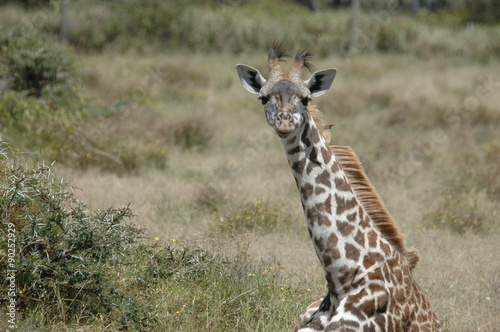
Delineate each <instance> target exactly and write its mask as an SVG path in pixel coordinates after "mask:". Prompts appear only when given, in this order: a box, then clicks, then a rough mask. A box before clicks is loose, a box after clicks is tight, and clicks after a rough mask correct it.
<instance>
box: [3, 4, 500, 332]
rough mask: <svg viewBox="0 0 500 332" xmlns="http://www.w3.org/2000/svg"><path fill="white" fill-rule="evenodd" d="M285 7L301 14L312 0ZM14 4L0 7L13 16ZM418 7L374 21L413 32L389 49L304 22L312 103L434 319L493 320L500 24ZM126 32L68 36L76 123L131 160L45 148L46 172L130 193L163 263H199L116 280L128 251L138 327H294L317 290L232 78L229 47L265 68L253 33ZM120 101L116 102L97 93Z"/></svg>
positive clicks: (498, 244)
mask: <svg viewBox="0 0 500 332" xmlns="http://www.w3.org/2000/svg"><path fill="white" fill-rule="evenodd" d="M291 8H292V9H293V13H294V15H297V16H298V17H301V18H302V19H304V20H305V19H306V17H307V15H311V14H309V13H307V12H302V11H301V9H299V8H297V7H295V6H292V7H291ZM229 10H233V11H237V10H240V11H238V15H242V17H243V16H244V15H245V14H246V12H249V11H251V9H250V8H246V7H245V8H243V9H226V10H223V11H220V12H217V11H214V13H213V14H211V15H213V16H200V19H201V20H213V19H214V18H215V17H217V16H216V15H217V14H220V15H222V17H228V15H227V12H228V11H229ZM12 11H14V9H12V8H8V10H4V11H3V12H2V15H3V16H2V17H3V18H4V19H6V18H11V17H13V16H12ZM245 11H246V12H245ZM16 13H17V12H16ZM23 15H28V14H23ZM186 15H187V14H186ZM200 15H201V14H200ZM224 15H226V16H224ZM319 15H321V16H320V19H318V20H320V21H325V22H326V21H327V19H326V18H325V19H323V18H322V17H323V16H325V17H326V16H327V15H335V14H333V13H332V12H327V13H322V14H319ZM338 15H339V16H338V20H337V21H336V22H337V23H336V24H339V26H343V27H344V30H345V29H346V27H345V24H347V21H348V17H349V16H348V14H347V13H344V12H342V13H340V14H338ZM333 17H335V16H333ZM363 20H364V21H363V22H368V23H369V22H370V16H364V18H363ZM332 21H335V20H332ZM339 21H340V22H343V23H338V22H339ZM226 23H227V22H226ZM244 23H245V24H250V21H245V22H244ZM344 23H345V24H344ZM424 23H425V22H424ZM424 23H422V20H420V21H418V20H416V19H415V18H409V17H406V16H404V15H403V14H401V15H399V16H398V17H394V18H393V20H392V23H391V24H395V25H388V26H384V28H385V29H386V30H387V31H386V32H385V34H386V35H385V36H386V37H387V36H395V35H396V34H397V33H401V31H403V30H404V31H406V32H405V33H406V35H407V38H410V37H411V38H413V39H412V42H410V41H408V40H406V39H405V40H403V42H402V41H401V39H397V41H398V42H399V43H400V45H399V46H398V47H400V49H399V50H394V49H389V50H387V51H384V49H383V48H382V49H381V46H380V45H383V44H380V39H377V40H378V41H373V40H372V39H371V37H370V35H369V34H367V36H368V37H370V38H369V43H368V44H367V45H369V47H368V49H361V50H358V51H357V52H352V53H347V52H345V51H330V49H329V48H328V47H327V46H328V45H329V43H328V40H326V41H323V39H321V38H327V36H325V34H323V32H322V31H320V32H321V33H320V32H317V34H318V36H320V37H319V38H320V39H319V40H318V41H317V44H318V45H319V46H318V47H319V49H318V52H317V53H316V54H318V55H317V56H316V61H315V62H314V64H315V66H316V68H318V69H323V68H329V67H336V68H337V69H338V73H337V77H336V79H335V82H334V84H333V87H332V89H331V90H330V91H329V92H328V93H327V94H326V95H325V96H322V97H320V98H317V99H316V100H314V103H316V104H317V105H318V108H319V109H321V110H322V111H323V113H324V117H325V120H326V121H327V122H333V123H335V126H334V127H333V134H332V137H333V139H332V141H333V143H334V144H338V145H349V146H351V147H352V148H353V149H354V150H355V151H356V152H357V154H358V155H359V157H360V159H361V161H362V162H363V165H364V167H365V170H366V172H367V174H368V176H369V178H370V179H371V181H372V183H373V184H374V186H375V187H376V188H377V190H378V192H379V194H380V195H381V197H382V198H383V199H384V201H385V203H386V205H387V207H388V209H389V211H390V212H391V213H392V215H393V216H394V219H395V220H396V222H397V223H398V225H399V227H400V228H401V230H402V232H403V233H404V234H405V236H406V241H407V243H408V245H410V246H414V247H416V248H417V249H418V250H419V252H420V254H421V260H420V262H419V264H418V266H417V268H416V270H415V274H416V279H417V280H418V282H419V284H420V285H421V286H422V288H423V289H424V290H425V291H426V292H427V294H428V295H429V297H430V299H431V302H432V305H433V307H434V309H435V310H436V312H437V315H438V317H439V318H440V320H441V322H442V325H443V329H444V330H445V331H464V332H465V331H499V330H500V327H499V326H500V313H499V312H500V241H499V236H500V223H499V220H500V107H499V105H500V62H499V61H498V53H496V55H495V52H498V49H500V47H499V46H498V40H497V41H496V42H495V41H494V38H492V37H491V38H490V37H489V36H491V34H492V33H493V34H496V35H497V36H498V27H496V30H494V28H492V27H484V28H483V27H479V26H478V27H476V30H475V31H474V32H473V31H468V30H467V29H466V28H465V27H463V28H449V27H445V26H439V27H432V25H425V24H424ZM227 24H230V23H227ZM250 28H251V27H249V29H250ZM265 28H266V29H267V28H269V27H268V26H266V27H265ZM309 28H310V29H313V28H314V27H309ZM323 28H324V29H329V28H334V27H331V26H325V27H323ZM193 29H195V27H193ZM420 29H424V32H422V33H420V32H421V30H420ZM200 31H201V30H200ZM237 32H238V33H239V32H240V31H237ZM199 33H201V32H199ZM343 33H344V35H343V36H345V33H346V32H345V31H344V32H343ZM426 33H427V34H426ZM428 33H432V34H430V35H429V34H428ZM195 35H196V34H193V35H191V37H193V36H195ZM377 36H378V37H377V38H381V37H380V36H383V34H382V35H381V34H377ZM450 36H454V37H453V38H452V39H450V38H449V37H450ZM205 37H206V36H203V38H205ZM279 37H281V35H280V36H279ZM283 37H284V38H290V37H289V36H283ZM386 37H384V38H386ZM193 38H194V37H193ZM242 38H243V37H242ZM335 38H340V37H335ZM397 38H400V37H397ZM476 39H477V40H476ZM217 42H218V41H217ZM228 42H229V41H228ZM253 42H254V43H262V44H264V42H265V40H263V41H255V40H254V41H253ZM123 43H124V42H123V39H122V40H120V39H118V41H115V42H114V44H112V45H111V46H109V47H108V48H105V49H104V50H99V51H98V52H95V51H92V52H83V51H82V50H81V49H79V48H78V47H73V48H71V49H72V52H74V53H75V56H76V70H77V72H78V75H79V77H81V78H82V87H81V95H82V98H85V99H86V100H90V101H91V102H90V105H91V106H90V108H91V109H92V110H93V111H92V112H91V116H90V119H87V120H85V121H87V123H91V124H92V129H89V130H92V131H91V133H92V135H98V136H97V137H106V138H107V139H109V142H110V143H109V144H117V143H115V142H118V145H119V146H120V150H119V151H120V153H121V154H122V156H123V155H125V154H129V155H138V157H137V160H136V162H137V163H139V164H140V166H138V167H136V168H134V169H133V170H132V171H123V169H122V168H119V169H117V171H113V167H111V168H103V167H97V166H92V164H90V165H89V166H88V167H85V168H79V167H77V166H75V165H74V164H67V163H64V162H59V161H57V160H56V164H55V166H53V172H54V173H55V174H56V175H57V177H58V178H63V179H64V181H65V182H68V183H70V184H71V185H72V186H73V187H74V189H73V190H74V192H75V195H76V197H77V198H78V199H80V200H83V201H85V202H87V204H88V206H89V207H90V208H91V209H96V210H97V209H105V208H107V207H115V208H118V207H122V206H127V205H129V206H130V209H131V210H132V212H133V214H134V217H133V218H132V219H131V220H132V222H133V223H135V224H137V225H139V226H140V227H143V228H144V229H145V230H146V233H147V235H148V238H147V239H146V240H144V241H146V243H148V244H150V245H152V246H153V248H155V249H153V250H157V251H158V252H160V251H161V248H167V249H168V250H171V251H170V254H171V257H173V258H172V259H173V260H172V261H167V262H164V263H163V264H167V266H168V264H173V263H172V262H173V261H175V262H178V261H182V260H183V259H184V257H185V256H189V255H191V256H189V257H190V258H189V259H190V260H191V261H195V262H197V263H196V264H202V265H203V266H202V267H200V266H201V265H196V264H195V266H197V269H199V270H196V271H198V272H196V273H198V274H199V275H197V276H196V277H191V276H190V274H187V273H186V275H188V276H187V277H186V276H185V275H184V272H178V273H177V274H176V276H177V277H172V278H170V277H168V278H167V277H159V278H157V279H151V280H154V282H153V281H151V280H149V279H148V280H149V281H150V282H149V283H147V284H141V283H140V282H138V281H137V280H136V281H131V280H132V279H133V276H134V275H142V274H141V273H143V271H142V266H141V263H142V262H145V261H149V257H147V253H145V254H143V255H141V254H140V253H139V254H136V256H133V257H132V258H133V260H132V262H130V264H129V265H127V267H126V268H124V270H123V271H121V273H122V274H120V273H118V272H117V274H116V280H121V282H123V283H124V285H126V286H125V287H130V288H131V289H132V292H133V294H135V295H134V296H135V297H137V298H141V299H144V300H145V301H147V302H148V303H149V304H150V305H151V312H152V315H154V317H155V319H157V321H155V322H153V323H150V324H152V325H150V326H149V327H142V328H138V329H139V330H141V329H142V330H148V329H151V330H165V331H193V330H196V329H198V330H206V331H271V330H272V331H287V330H291V329H292V327H293V326H294V324H295V321H296V318H297V317H298V315H299V314H300V313H301V312H302V310H303V309H305V307H306V306H307V305H308V304H309V303H311V302H312V301H314V300H316V299H317V298H319V297H321V296H323V295H324V291H325V282H324V280H323V277H322V271H321V267H320V265H319V262H318V260H317V258H316V257H315V254H314V250H313V247H312V244H311V243H310V239H309V237H308V235H307V230H306V227H305V220H304V217H303V213H302V210H301V207H300V200H299V197H298V193H297V191H296V188H295V183H294V181H293V177H292V175H291V172H290V170H289V167H288V165H287V162H286V159H285V155H284V151H282V149H283V148H282V146H281V144H280V142H279V139H278V138H277V137H275V135H274V134H273V133H272V132H271V129H269V128H268V126H267V124H266V122H265V119H264V115H263V112H262V108H261V106H260V103H259V102H258V101H257V100H256V98H255V97H254V96H252V95H250V94H248V93H247V92H246V91H244V90H243V88H242V87H241V86H240V84H239V81H238V79H237V75H236V70H235V65H236V64H238V63H244V64H248V65H251V66H254V67H256V68H258V69H260V70H261V72H263V73H265V72H266V48H265V47H260V48H258V47H257V48H255V49H253V50H252V51H250V50H248V49H246V48H241V49H240V48H239V46H238V45H239V44H238V43H236V42H232V43H231V45H233V46H234V45H236V46H235V48H236V50H234V49H233V50H229V51H228V50H226V51H224V50H221V49H222V48H223V47H220V48H219V47H216V48H215V49H212V50H208V51H205V50H204V47H205V46H203V45H204V44H202V43H201V44H199V45H201V46H200V47H199V48H196V47H193V49H190V48H189V47H188V48H182V47H180V48H177V47H171V46H169V47H165V49H164V48H162V47H161V46H157V45H155V46H154V47H145V46H144V45H142V44H140V43H138V45H140V47H131V48H126V49H124V50H123ZM193 43H194V42H193ZM299 43H300V41H297V40H292V41H291V42H290V44H292V45H295V44H299ZM332 43H335V40H332ZM377 45H378V46H377ZM390 45H393V44H390ZM306 46H310V45H306ZM439 47H441V49H442V51H441V49H439ZM482 47H483V48H485V49H483V48H482ZM495 47H496V48H495ZM434 48H435V49H434ZM495 50H496V51H495ZM313 51H315V49H314V48H313ZM117 104H120V105H124V106H121V107H119V109H118V110H115V109H114V108H113V107H111V106H110V105H117ZM103 110H104V111H103ZM82 121H84V120H82ZM82 126H83V128H88V126H86V127H85V126H84V125H83V123H82ZM6 140H8V137H7V138H6ZM106 142H107V141H106ZM101 147H102V148H105V147H106V145H104V146H101ZM41 150H43V149H41ZM89 151H90V152H87V154H86V156H88V158H89V159H92V155H91V154H92V152H91V150H89ZM92 151H93V150H92ZM35 159H37V158H35ZM41 159H44V156H43V155H42V156H40V157H39V158H38V160H41ZM47 162H48V161H47ZM49 163H50V162H49ZM157 251H155V252H157ZM148 252H149V251H148ZM200 252H202V253H203V254H199V253H200ZM186 253H187V254H186ZM176 255H177V256H176ZM158 264H160V265H161V264H162V263H161V262H160V263H158ZM186 269H187V268H186ZM179 271H182V269H181V270H179ZM200 271H202V272H200ZM169 278H170V279H169ZM146 281H147V280H146ZM43 313H44V310H43V303H42V305H41V306H39V307H37V310H36V311H33V312H26V313H24V315H25V316H23V317H24V318H23V320H22V321H21V322H20V323H19V325H20V326H21V327H24V328H25V329H26V328H27V329H32V330H49V331H50V330H53V331H61V330H68V331H104V330H117V329H119V327H120V326H119V324H118V323H116V322H114V321H112V320H111V319H110V317H109V316H106V314H102V315H98V314H96V315H95V316H93V317H92V319H88V317H84V316H83V315H82V316H81V317H79V318H78V319H76V320H75V319H71V320H67V319H64V317H62V314H59V315H58V316H57V317H58V318H57V319H54V321H53V322H50V321H45V320H44V318H43ZM2 324H5V322H0V326H2ZM133 329H134V328H132V330H133Z"/></svg>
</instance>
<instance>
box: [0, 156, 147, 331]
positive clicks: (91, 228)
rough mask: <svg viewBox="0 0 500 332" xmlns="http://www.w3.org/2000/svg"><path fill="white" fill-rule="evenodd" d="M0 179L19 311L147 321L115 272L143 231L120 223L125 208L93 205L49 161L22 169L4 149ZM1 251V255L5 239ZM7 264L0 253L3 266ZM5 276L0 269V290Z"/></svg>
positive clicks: (65, 318) (66, 318) (69, 318)
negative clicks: (11, 235) (63, 180)
mask: <svg viewBox="0 0 500 332" xmlns="http://www.w3.org/2000/svg"><path fill="white" fill-rule="evenodd" d="M0 184H1V187H0V213H1V218H2V223H1V226H0V227H1V228H2V233H3V234H7V230H8V228H10V229H14V234H15V248H16V255H15V260H14V262H13V264H14V270H16V271H17V272H15V274H14V276H15V284H16V296H15V299H16V306H17V308H18V309H20V310H21V312H20V313H21V314H22V315H25V316H26V315H34V314H35V313H40V314H43V316H44V319H46V320H47V321H49V322H50V321H51V320H54V321H62V322H74V321H79V322H82V323H84V322H89V321H90V322H92V321H93V320H95V319H99V318H103V317H106V319H112V320H113V321H114V323H115V324H118V325H122V326H124V327H127V326H128V327H143V326H148V325H149V324H151V323H152V322H153V319H152V318H151V315H150V313H149V311H150V310H149V309H148V306H147V305H146V304H145V303H142V302H141V301H140V299H139V298H137V297H136V296H133V295H132V294H130V293H129V292H128V290H127V289H125V288H123V287H122V286H121V284H120V282H119V280H120V279H119V278H116V270H119V268H120V266H123V265H124V258H123V257H124V256H126V255H128V253H129V252H130V251H131V248H132V247H133V246H134V244H135V243H136V242H137V241H139V240H140V239H141V238H142V237H143V230H141V229H139V228H137V227H136V226H133V225H132V224H128V223H127V220H128V219H129V218H130V217H131V216H132V214H131V211H130V209H129V208H128V207H124V208H120V209H114V208H110V209H106V210H98V211H92V210H90V209H88V208H87V207H86V206H85V204H84V203H83V202H81V201H78V200H76V198H75V197H74V195H73V193H72V192H71V191H70V187H67V186H66V185H65V184H61V183H60V182H59V181H56V178H55V177H54V176H53V175H52V174H51V170H50V167H47V166H45V165H40V166H39V167H38V168H27V167H25V166H23V165H21V164H15V163H12V162H10V161H8V160H7V159H6V158H5V155H2V156H1V160H0ZM0 251H1V252H2V256H4V255H5V254H6V252H7V243H6V242H4V241H2V242H1V245H0ZM7 264H8V262H7V261H6V260H2V262H1V263H0V265H1V266H0V268H1V269H2V271H6V270H8V269H9V266H7ZM10 270H12V266H10ZM6 277H7V275H6V274H2V275H1V276H0V279H1V280H0V281H1V285H2V286H1V292H2V294H7V290H6V287H7V283H6ZM7 300H8V299H6V298H5V297H2V298H1V300H0V301H1V302H2V305H4V304H6V301H7ZM117 322H118V323H117Z"/></svg>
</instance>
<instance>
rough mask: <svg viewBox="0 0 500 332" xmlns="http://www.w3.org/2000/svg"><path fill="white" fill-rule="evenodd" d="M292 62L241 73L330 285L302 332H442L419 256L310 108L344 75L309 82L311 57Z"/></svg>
mask: <svg viewBox="0 0 500 332" xmlns="http://www.w3.org/2000/svg"><path fill="white" fill-rule="evenodd" d="M286 56H287V54H286V51H285V48H284V47H283V45H282V44H274V45H273V46H272V47H271V49H270V50H269V55H268V67H269V76H268V79H267V80H266V79H265V78H264V77H263V76H262V75H261V74H260V72H259V71H258V70H257V69H255V68H253V67H250V66H247V65H242V64H239V65H237V66H236V70H237V72H238V76H239V78H240V82H241V84H242V86H243V88H245V89H246V90H247V91H248V92H250V93H253V94H258V95H259V97H258V99H259V100H260V101H261V102H262V104H263V105H264V111H265V116H266V120H267V123H268V124H269V125H270V126H271V128H272V129H274V131H275V132H276V134H277V135H278V136H279V138H280V139H281V142H282V144H283V147H284V149H285V152H286V157H287V160H288V164H289V166H290V167H291V169H292V174H293V176H294V179H295V182H296V185H297V189H298V191H299V196H300V200H301V204H302V207H303V210H304V214H305V217H306V222H307V229H308V232H309V235H310V237H311V240H312V243H313V247H314V249H315V251H316V254H317V257H318V258H319V261H320V263H321V266H322V268H323V271H324V277H325V279H326V284H327V294H326V296H325V297H324V298H323V299H322V300H318V301H316V302H314V303H313V304H311V305H310V306H309V308H308V309H307V310H306V312H305V313H304V314H303V315H302V316H301V318H300V319H299V324H298V325H297V327H296V328H295V331H300V332H306V331H310V332H312V331H440V329H441V327H440V323H439V321H438V320H437V317H436V315H435V314H434V312H433V311H432V308H431V306H430V303H429V300H428V299H427V297H426V295H425V294H424V292H423V291H422V290H421V289H420V288H419V286H418V285H417V284H416V282H415V280H414V278H413V275H412V269H413V268H414V266H415V265H416V263H417V261H418V257H419V256H418V253H417V252H416V251H415V250H414V249H409V248H406V246H405V243H404V237H403V236H402V234H401V233H400V232H399V230H398V228H397V226H396V224H395V223H394V221H393V220H392V218H391V217H390V215H389V214H388V212H387V211H386V209H385V207H384V206H383V204H382V203H381V201H380V199H379V197H378V196H377V194H376V192H375V191H374V189H373V187H372V186H371V185H370V183H369V181H368V179H367V177H366V175H365V174H364V172H363V170H362V168H361V164H360V163H359V160H358V159H357V157H356V156H355V154H354V153H353V152H352V150H350V148H347V147H339V146H334V147H330V146H329V144H328V143H329V142H327V141H326V140H325V138H324V137H323V135H322V133H321V130H322V129H323V127H322V126H323V125H322V119H321V114H320V112H319V111H318V110H316V109H315V108H314V107H313V106H311V105H309V103H310V101H311V100H312V97H319V96H321V95H323V94H325V93H326V92H327V90H328V89H329V88H330V87H331V85H332V83H333V80H334V78H335V76H336V73H337V70H336V69H325V70H320V71H316V72H314V73H313V74H312V75H311V77H310V78H309V79H308V80H305V81H303V80H302V69H303V68H304V67H305V68H307V69H311V68H312V67H311V64H310V57H311V54H310V53H309V52H307V51H302V52H298V53H297V54H296V56H295V58H294V62H293V64H292V67H291V69H290V70H289V71H288V72H285V71H283V69H282V68H281V65H280V63H279V62H280V60H282V59H283V58H284V57H286ZM320 128H322V129H320Z"/></svg>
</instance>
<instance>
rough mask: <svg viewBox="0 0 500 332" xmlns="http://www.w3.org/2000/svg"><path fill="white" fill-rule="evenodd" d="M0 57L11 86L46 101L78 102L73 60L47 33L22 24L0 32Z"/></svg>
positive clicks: (64, 104) (72, 104) (66, 104)
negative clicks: (23, 26) (24, 26)
mask: <svg viewBox="0 0 500 332" xmlns="http://www.w3.org/2000/svg"><path fill="white" fill-rule="evenodd" d="M0 56H1V57H2V58H3V61H4V62H5V64H6V67H7V72H6V73H5V74H4V76H6V77H5V78H6V79H8V80H10V84H9V88H10V89H12V90H14V91H21V92H23V94H25V95H28V96H34V97H37V98H41V99H42V100H44V101H45V102H46V103H47V104H56V105H62V106H66V107H68V106H74V105H75V104H78V103H79V98H78V94H77V75H76V71H75V60H74V58H73V56H72V55H70V54H69V53H68V52H67V51H65V50H64V49H63V48H62V47H60V46H58V45H57V44H56V43H54V42H53V41H52V40H51V39H50V38H47V37H46V35H43V34H41V33H38V32H37V31H35V30H33V29H28V28H22V27H17V28H14V29H11V30H9V31H7V32H5V33H2V34H0Z"/></svg>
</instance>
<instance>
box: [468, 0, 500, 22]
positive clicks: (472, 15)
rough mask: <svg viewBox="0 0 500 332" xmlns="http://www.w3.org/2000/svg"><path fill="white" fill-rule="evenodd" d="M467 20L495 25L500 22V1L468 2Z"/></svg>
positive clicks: (477, 0) (478, 0) (482, 0)
mask: <svg viewBox="0 0 500 332" xmlns="http://www.w3.org/2000/svg"><path fill="white" fill-rule="evenodd" d="M465 8H466V10H467V15H466V20H469V21H473V22H478V23H486V24H495V23H499V22H500V0H466V1H465Z"/></svg>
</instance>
